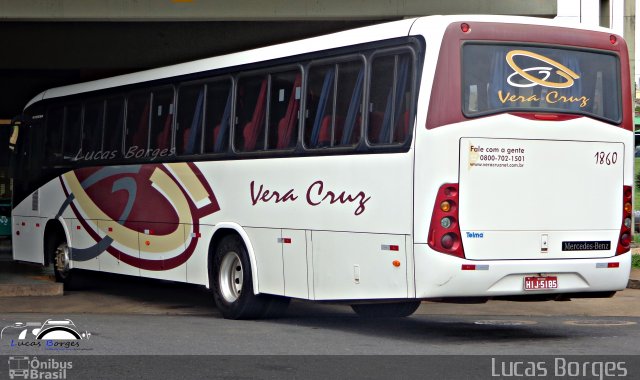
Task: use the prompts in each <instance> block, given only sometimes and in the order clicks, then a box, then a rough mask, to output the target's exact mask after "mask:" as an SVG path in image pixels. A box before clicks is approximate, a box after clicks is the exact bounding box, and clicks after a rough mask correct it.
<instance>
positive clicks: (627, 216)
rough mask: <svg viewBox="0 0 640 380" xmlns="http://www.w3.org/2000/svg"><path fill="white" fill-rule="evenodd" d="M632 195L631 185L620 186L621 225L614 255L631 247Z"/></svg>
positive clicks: (627, 250) (625, 251)
mask: <svg viewBox="0 0 640 380" xmlns="http://www.w3.org/2000/svg"><path fill="white" fill-rule="evenodd" d="M632 197H633V189H632V188H631V186H623V188H622V225H621V226H620V235H619V237H618V247H617V248H616V255H621V254H623V253H627V252H629V250H630V249H631V241H632V240H633V236H632V232H631V223H630V221H631V211H632V209H633V207H632V206H631V205H632V203H631V201H632ZM616 268H617V267H616Z"/></svg>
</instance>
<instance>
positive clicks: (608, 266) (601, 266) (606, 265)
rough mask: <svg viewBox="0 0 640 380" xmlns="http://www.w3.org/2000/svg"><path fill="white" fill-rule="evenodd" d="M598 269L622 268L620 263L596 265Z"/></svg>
mask: <svg viewBox="0 0 640 380" xmlns="http://www.w3.org/2000/svg"><path fill="white" fill-rule="evenodd" d="M596 268H598V269H603V268H620V263H596Z"/></svg>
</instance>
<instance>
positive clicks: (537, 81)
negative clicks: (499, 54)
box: [506, 50, 580, 88]
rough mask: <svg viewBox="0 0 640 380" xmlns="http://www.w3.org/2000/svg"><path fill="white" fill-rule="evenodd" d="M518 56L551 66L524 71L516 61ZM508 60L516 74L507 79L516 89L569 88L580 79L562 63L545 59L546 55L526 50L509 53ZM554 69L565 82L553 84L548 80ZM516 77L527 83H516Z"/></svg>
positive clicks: (530, 68) (529, 68)
mask: <svg viewBox="0 0 640 380" xmlns="http://www.w3.org/2000/svg"><path fill="white" fill-rule="evenodd" d="M517 56H524V57H528V58H532V59H535V60H538V61H540V62H542V63H545V64H547V65H550V66H535V67H528V68H525V69H523V68H521V67H519V66H518V65H517V64H516V63H515V61H514V57H517ZM506 60H507V63H508V64H509V66H510V67H511V68H512V69H513V71H514V73H513V74H511V75H509V77H508V78H507V82H508V83H509V84H510V85H512V86H514V87H533V86H538V85H539V86H543V87H549V88H568V87H571V86H573V83H574V80H576V79H579V78H580V75H578V74H576V73H575V72H574V71H573V70H571V69H570V68H568V67H567V66H565V65H563V64H561V63H560V62H557V61H554V60H553V59H551V58H548V57H545V56H544V55H540V54H537V53H534V52H530V51H526V50H511V51H510V52H509V53H507V56H506ZM554 68H555V69H556V70H555V74H557V75H558V76H560V77H561V78H563V79H564V80H563V81H561V82H553V81H550V80H548V79H549V77H550V76H551V74H552V70H553V69H554ZM530 72H537V74H539V75H540V76H541V77H540V78H539V77H535V76H533V75H531V74H530ZM514 76H515V77H521V78H523V79H525V80H526V81H525V83H519V82H516V81H514V79H515V78H514Z"/></svg>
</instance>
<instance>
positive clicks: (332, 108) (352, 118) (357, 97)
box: [305, 60, 364, 148]
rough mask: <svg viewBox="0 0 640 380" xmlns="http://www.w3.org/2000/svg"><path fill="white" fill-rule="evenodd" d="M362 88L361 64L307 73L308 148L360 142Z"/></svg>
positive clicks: (337, 65)
mask: <svg viewBox="0 0 640 380" xmlns="http://www.w3.org/2000/svg"><path fill="white" fill-rule="evenodd" d="M363 87H364V64H363V63H362V61H359V60H358V61H349V62H342V63H339V64H334V65H323V66H317V67H312V68H311V69H310V70H309V85H308V90H307V104H308V107H309V108H308V111H309V117H308V118H307V120H306V123H305V144H306V145H307V146H308V147H310V148H321V147H326V146H330V147H334V146H352V145H354V144H356V143H357V142H358V141H360V126H361V125H362V94H363ZM335 88H337V91H334V89H335Z"/></svg>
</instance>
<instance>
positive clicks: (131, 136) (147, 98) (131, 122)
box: [125, 92, 151, 157]
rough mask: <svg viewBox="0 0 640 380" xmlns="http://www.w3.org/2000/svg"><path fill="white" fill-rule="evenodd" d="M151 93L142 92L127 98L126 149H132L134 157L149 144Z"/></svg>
mask: <svg viewBox="0 0 640 380" xmlns="http://www.w3.org/2000/svg"><path fill="white" fill-rule="evenodd" d="M150 108H151V93H149V92H142V93H136V94H132V95H130V96H129V98H128V99H127V133H126V144H125V149H126V150H127V152H128V151H129V150H132V153H133V157H135V155H136V153H137V152H138V151H140V150H141V149H142V150H146V149H147V146H148V145H149V113H150V111H151V110H150Z"/></svg>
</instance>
